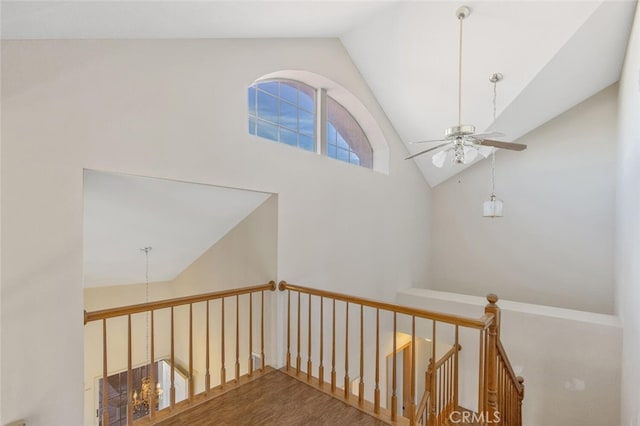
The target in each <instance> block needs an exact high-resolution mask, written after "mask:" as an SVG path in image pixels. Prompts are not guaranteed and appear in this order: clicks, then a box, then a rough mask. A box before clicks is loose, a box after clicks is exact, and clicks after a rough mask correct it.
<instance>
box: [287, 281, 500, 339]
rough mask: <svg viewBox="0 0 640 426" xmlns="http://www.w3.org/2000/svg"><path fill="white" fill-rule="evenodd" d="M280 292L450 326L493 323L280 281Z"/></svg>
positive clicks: (477, 326) (486, 317)
mask: <svg viewBox="0 0 640 426" xmlns="http://www.w3.org/2000/svg"><path fill="white" fill-rule="evenodd" d="M278 289H279V290H280V291H284V290H291V291H297V292H300V293H306V294H311V295H314V296H321V297H327V298H330V299H334V300H340V301H343V302H348V303H355V304H359V305H363V306H368V307H371V308H376V309H383V310H386V311H391V312H396V313H399V314H406V315H410V316H416V317H419V318H425V319H430V320H435V321H439V322H444V323H448V324H454V325H460V326H463V327H469V328H475V329H485V328H487V327H489V325H491V323H492V322H493V318H494V317H493V315H491V314H485V315H483V316H482V317H480V318H477V319H476V318H467V317H463V316H459V315H451V314H443V313H441V312H435V311H427V310H424V309H416V308H410V307H407V306H401V305H396V304H393V303H386V302H378V301H375V300H370V299H365V298H362V297H355V296H349V295H346V294H341V293H334V292H331V291H327V290H317V289H314V288H309V287H303V286H299V285H295V284H289V283H287V282H286V281H280V284H278Z"/></svg>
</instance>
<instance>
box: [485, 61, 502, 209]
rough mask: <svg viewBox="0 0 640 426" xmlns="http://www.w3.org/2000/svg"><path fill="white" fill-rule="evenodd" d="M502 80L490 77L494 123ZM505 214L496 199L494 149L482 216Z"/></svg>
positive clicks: (494, 75)
mask: <svg viewBox="0 0 640 426" xmlns="http://www.w3.org/2000/svg"><path fill="white" fill-rule="evenodd" d="M501 80H502V74H500V73H495V74H492V75H491V77H489V81H490V82H492V83H493V122H495V121H496V97H497V91H496V86H497V84H498V82H499V81H501ZM503 214H504V203H503V202H502V200H501V199H499V198H498V197H496V149H495V148H493V152H492V153H491V196H490V197H489V199H488V200H487V201H485V202H484V203H483V204H482V216H484V217H490V218H495V217H502V216H503Z"/></svg>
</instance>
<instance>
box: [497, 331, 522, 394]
mask: <svg viewBox="0 0 640 426" xmlns="http://www.w3.org/2000/svg"><path fill="white" fill-rule="evenodd" d="M497 347H498V356H499V357H500V358H502V361H503V362H504V365H505V367H506V368H507V372H508V373H509V378H510V379H511V382H512V383H513V385H514V386H515V388H516V389H517V391H518V394H519V395H522V394H523V393H524V386H523V385H522V383H521V379H522V378H521V377H519V376H516V373H515V372H514V371H513V367H512V366H511V361H509V357H508V356H507V351H505V349H504V346H502V342H501V341H500V340H498V344H497Z"/></svg>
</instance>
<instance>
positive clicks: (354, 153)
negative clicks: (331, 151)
mask: <svg viewBox="0 0 640 426" xmlns="http://www.w3.org/2000/svg"><path fill="white" fill-rule="evenodd" d="M327 122H328V125H329V127H328V131H327V141H326V143H327V145H328V146H331V145H332V144H335V145H337V147H338V150H337V158H338V159H339V160H343V161H347V162H349V163H351V164H358V165H360V166H363V167H368V168H372V167H373V149H372V148H371V145H370V144H369V140H368V139H367V136H366V135H365V133H364V131H363V130H362V128H361V127H360V125H359V124H358V122H357V121H356V120H355V118H353V116H352V115H351V113H349V111H347V109H346V108H344V107H343V106H342V105H340V104H339V103H338V102H336V101H335V100H334V99H333V98H331V97H327ZM332 128H333V129H335V134H334V132H333V131H332V130H331V129H332ZM334 135H335V140H334V139H333V138H334ZM345 153H348V154H349V155H348V156H345Z"/></svg>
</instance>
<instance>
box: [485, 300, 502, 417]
mask: <svg viewBox="0 0 640 426" xmlns="http://www.w3.org/2000/svg"><path fill="white" fill-rule="evenodd" d="M487 301H488V302H489V304H488V305H487V306H486V307H485V309H484V311H485V314H493V315H494V320H493V322H492V323H491V325H489V329H488V330H487V358H486V360H485V363H486V366H487V371H486V374H487V382H486V389H487V407H486V410H487V415H488V416H489V418H490V419H493V418H494V416H495V413H496V412H497V411H498V401H497V397H498V395H497V386H498V383H497V374H496V373H497V371H496V368H497V367H496V363H497V354H496V348H497V344H498V339H499V336H500V308H498V306H497V305H496V302H497V301H498V296H496V295H495V294H490V295H488V296H487Z"/></svg>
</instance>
